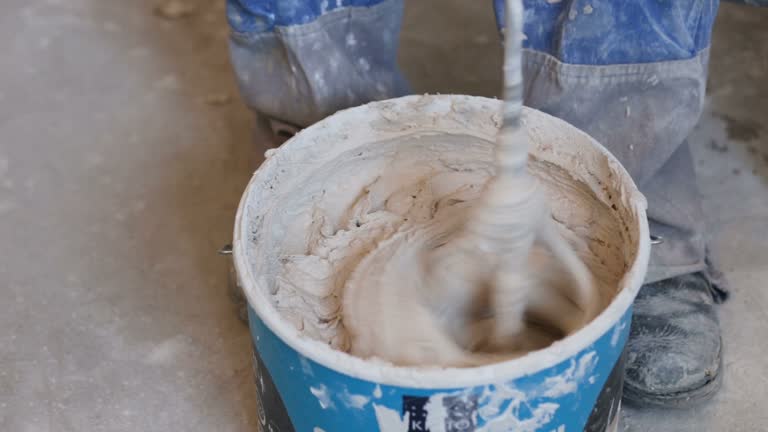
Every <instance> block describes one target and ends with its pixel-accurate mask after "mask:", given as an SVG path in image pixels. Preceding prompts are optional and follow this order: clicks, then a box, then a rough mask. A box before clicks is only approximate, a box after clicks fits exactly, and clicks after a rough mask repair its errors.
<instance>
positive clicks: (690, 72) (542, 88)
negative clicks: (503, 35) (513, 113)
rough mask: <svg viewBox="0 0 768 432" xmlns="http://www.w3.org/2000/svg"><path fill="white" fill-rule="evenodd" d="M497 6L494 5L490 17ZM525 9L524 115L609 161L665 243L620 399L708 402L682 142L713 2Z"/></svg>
mask: <svg viewBox="0 0 768 432" xmlns="http://www.w3.org/2000/svg"><path fill="white" fill-rule="evenodd" d="M503 3H504V2H503V1H502V0H497V1H496V2H495V5H496V8H497V16H498V15H500V14H503ZM525 5H526V25H525V35H526V41H525V46H526V48H527V50H526V52H525V54H524V66H523V67H524V71H525V75H526V93H525V98H526V104H527V105H529V106H532V107H534V108H538V109H540V110H542V111H545V112H548V113H550V114H553V115H555V116H557V117H560V118H562V119H564V120H566V121H568V122H570V123H572V124H573V125H575V126H576V127H578V128H580V129H582V130H584V131H586V132H587V133H589V134H590V135H592V136H593V137H594V138H596V139H597V140H598V141H599V142H600V143H602V144H603V145H605V146H606V147H607V148H608V149H609V150H610V151H611V152H612V153H613V154H614V155H616V157H617V158H618V159H619V160H620V161H621V162H622V164H623V165H624V166H625V167H626V168H627V170H628V171H629V173H630V174H631V175H632V177H633V179H634V180H635V182H636V183H637V184H638V186H639V187H640V189H641V191H642V192H643V193H644V194H645V195H646V197H647V198H648V203H649V209H648V217H649V221H650V224H651V233H652V234H653V235H657V236H661V237H663V238H664V241H663V243H661V244H658V245H655V246H653V249H652V254H651V265H650V269H649V273H648V279H647V282H648V283H651V284H649V285H646V286H645V287H644V288H643V290H642V292H641V294H640V298H639V299H638V301H637V302H636V303H635V317H636V318H635V320H634V323H633V328H632V334H631V337H630V341H629V344H628V350H629V353H628V362H627V375H626V378H627V379H626V388H627V395H628V397H630V398H631V399H632V400H634V401H637V402H643V403H651V404H662V405H675V404H682V403H685V402H687V401H689V398H693V399H696V398H700V397H704V396H707V395H709V394H711V393H712V392H713V391H714V390H715V389H716V387H717V384H718V383H719V381H718V378H719V366H720V330H719V326H718V324H717V318H716V316H715V314H714V310H713V300H720V299H722V295H721V294H722V292H721V291H719V290H718V288H716V287H715V285H714V284H713V282H714V280H713V278H712V277H711V275H712V272H711V271H710V269H709V267H708V261H707V257H706V248H705V243H704V227H703V219H704V216H703V212H702V208H701V202H700V198H699V193H698V191H697V187H696V179H695V175H694V172H693V165H692V163H691V157H690V152H689V149H688V144H687V142H686V138H687V137H688V134H689V133H690V132H691V130H692V129H693V127H694V125H695V124H696V122H697V121H698V119H699V115H700V113H701V110H702V107H703V103H704V91H705V84H706V76H707V61H708V54H709V51H708V47H709V42H710V35H711V30H712V24H713V21H714V18H715V14H716V11H717V1H706V2H705V1H700V0H678V1H674V2H658V1H656V0H639V1H615V0H563V1H562V2H545V1H538V0H535V1H534V0H531V1H528V0H526V1H525ZM500 21H503V17H502V19H501V20H500ZM658 281H663V282H658ZM653 282H657V283H653Z"/></svg>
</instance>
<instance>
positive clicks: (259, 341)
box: [233, 95, 650, 432]
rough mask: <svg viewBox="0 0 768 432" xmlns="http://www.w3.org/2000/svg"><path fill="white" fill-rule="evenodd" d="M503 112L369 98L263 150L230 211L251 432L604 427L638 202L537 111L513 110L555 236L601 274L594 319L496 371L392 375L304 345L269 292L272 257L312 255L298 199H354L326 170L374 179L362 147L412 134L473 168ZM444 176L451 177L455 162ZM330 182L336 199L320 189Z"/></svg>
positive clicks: (634, 276)
mask: <svg viewBox="0 0 768 432" xmlns="http://www.w3.org/2000/svg"><path fill="white" fill-rule="evenodd" d="M500 109H501V102H500V101H498V100H493V99H487V98H481V97H469V96H456V95H439V96H408V97H403V98H398V99H392V100H387V101H382V102H375V103H371V104H368V105H365V106H360V107H356V108H352V109H349V110H345V111H341V112H339V113H337V114H335V115H333V116H331V117H329V118H327V119H325V120H323V121H321V122H319V123H317V124H315V125H313V126H311V127H309V128H307V129H305V130H303V131H302V132H300V133H299V134H297V135H296V136H295V137H293V138H292V139H291V140H289V141H288V142H287V143H286V144H284V145H283V146H282V147H281V148H279V149H277V150H271V151H270V152H269V154H268V155H267V156H268V157H267V160H266V161H265V162H264V164H263V165H262V166H261V167H260V168H259V169H258V170H257V171H256V173H255V174H254V176H253V178H252V179H251V181H250V183H249V185H248V187H247V189H246V191H245V193H244V195H243V198H242V200H241V202H240V207H239V209H238V212H237V217H236V223H235V231H234V243H233V255H234V263H235V270H236V274H237V283H238V284H239V285H240V287H241V288H242V290H243V291H244V292H245V294H246V297H247V299H248V318H249V326H250V331H251V334H252V340H253V368H254V374H255V382H256V392H257V396H258V397H257V400H258V416H257V417H258V420H259V422H260V425H261V427H262V430H264V431H268V432H289V431H301V432H335V431H386V432H414V431H430V432H459V431H461V432H463V431H478V432H480V431H483V432H488V431H523V432H538V431H542V432H566V431H582V430H586V431H601V432H602V431H615V430H616V428H617V426H618V418H619V416H618V413H619V410H620V406H621V395H622V384H623V374H624V360H623V353H624V347H625V344H626V340H627V337H628V335H629V328H630V320H631V315H632V302H633V300H634V298H635V295H636V294H637V292H638V290H639V289H640V286H641V284H642V282H643V277H644V274H645V271H646V267H647V264H648V256H649V251H650V242H649V232H648V226H647V221H646V215H645V208H646V202H645V199H644V198H643V196H642V195H641V194H640V193H639V192H638V190H637V188H636V187H635V185H634V184H633V182H632V180H631V179H630V177H629V175H628V174H627V173H626V171H625V170H624V169H623V168H622V166H621V165H620V164H619V162H618V161H617V160H616V159H615V158H614V157H613V156H612V155H611V154H610V153H609V152H608V151H607V150H606V149H605V148H603V147H602V146H601V145H600V144H598V143H597V142H596V141H595V140H594V139H592V138H591V137H589V136H588V135H586V134H585V133H583V132H581V131H579V130H578V129H576V128H574V127H573V126H571V125H569V124H568V123H566V122H564V121H562V120H559V119H557V118H554V117H552V116H549V115H547V114H545V113H542V112H540V111H537V110H533V109H528V108H526V109H525V110H524V112H523V119H524V124H525V126H526V128H527V130H528V134H529V136H530V139H531V142H532V150H531V156H532V158H531V159H532V161H533V162H532V163H530V164H529V166H530V167H531V169H532V172H533V173H534V175H537V176H538V177H540V178H541V179H542V182H543V183H545V184H547V185H548V186H547V187H546V188H545V189H547V190H549V192H548V193H551V192H553V191H554V192H557V191H560V192H562V193H560V194H559V195H558V194H556V195H553V196H551V197H550V198H551V199H550V201H552V212H553V217H554V218H555V220H556V221H558V223H560V224H561V227H562V228H563V229H564V233H565V232H566V231H567V232H570V233H576V235H575V237H574V235H571V236H570V237H568V236H566V238H567V239H568V240H569V241H571V243H572V245H573V246H574V248H575V249H576V250H577V252H579V253H580V254H581V255H582V258H583V259H584V260H585V262H586V263H587V265H588V266H589V267H590V268H591V269H592V270H593V272H595V274H597V275H598V276H596V278H597V279H599V281H600V283H601V285H600V287H601V290H602V291H601V295H602V296H603V297H604V310H603V311H602V312H601V313H600V314H599V315H598V316H597V318H595V319H594V320H593V321H592V322H591V323H589V324H588V325H586V326H585V327H583V328H581V329H580V330H578V331H576V332H574V333H572V334H570V335H567V336H566V337H564V338H562V339H560V340H558V341H556V342H555V343H553V344H552V345H550V346H548V347H546V348H543V349H539V350H536V351H533V352H530V353H528V354H526V355H524V356H522V357H519V358H516V359H513V360H509V361H505V362H501V363H495V364H490V365H485V366H479V367H472V368H440V367H401V366H395V365H392V364H389V363H387V362H385V361H381V360H376V359H361V358H357V357H354V356H352V355H350V354H347V353H346V352H343V351H342V350H339V349H336V348H334V346H337V347H338V346H343V343H342V342H339V341H338V340H337V339H335V338H330V337H329V338H328V339H327V340H324V339H322V338H318V337H312V336H311V334H310V333H312V332H311V331H310V330H311V326H312V325H314V324H313V323H306V322H305V321H302V320H301V319H299V321H298V322H297V321H296V319H295V318H296V317H295V316H293V315H291V313H292V312H291V311H292V309H290V308H287V307H286V306H285V301H284V300H280V299H279V298H278V297H276V296H277V294H276V289H277V288H276V287H277V286H278V278H279V271H280V270H279V269H280V268H281V265H283V264H284V263H285V258H284V257H285V256H288V255H291V254H300V253H302V251H304V250H305V249H306V248H307V247H308V246H307V245H306V244H305V243H306V241H307V240H306V239H305V237H304V236H302V233H301V230H303V229H305V227H307V226H308V224H311V222H308V221H309V220H313V219H312V218H313V217H314V216H312V213H313V211H315V210H313V207H312V206H310V205H309V204H308V203H309V201H307V200H313V201H312V202H315V203H320V204H318V205H320V206H322V204H323V202H324V201H323V200H326V199H327V200H337V201H339V202H342V201H344V200H347V201H348V200H350V199H353V198H354V196H349V197H346V196H342V195H344V194H349V195H354V194H357V193H359V188H358V189H355V187H352V186H350V187H347V183H350V182H353V181H352V180H349V179H351V177H349V175H348V174H349V172H352V171H349V169H350V168H349V166H348V164H347V165H344V164H339V163H337V162H338V161H340V160H345V161H348V162H349V161H353V162H349V163H354V164H359V165H360V171H361V172H363V171H364V172H366V173H367V172H368V171H370V170H380V171H381V173H382V175H383V173H385V171H386V170H388V169H389V168H388V167H390V166H393V165H391V164H393V163H395V162H391V161H390V162H387V163H383V164H382V163H379V164H377V163H375V162H374V159H375V158H367V156H369V154H368V152H369V151H370V149H371V148H376V147H375V146H376V145H379V144H375V146H373V147H372V146H371V143H382V144H381V146H385V145H387V146H390V147H391V148H394V149H397V146H398V145H407V144H405V143H408V142H413V140H418V139H421V137H432V138H430V139H433V140H434V139H435V137H438V138H439V137H445V139H446V142H454V141H457V139H458V140H459V141H461V140H469V141H472V142H473V143H475V144H472V145H469V144H467V146H466V149H465V150H462V151H461V152H459V153H461V154H462V157H463V158H464V160H465V162H466V164H467V166H469V165H472V164H473V163H474V161H473V158H477V159H478V160H481V159H482V160H483V161H485V163H488V164H490V163H492V160H493V157H492V155H493V143H494V140H495V137H496V133H497V130H498V128H499V126H500V117H499V114H498V113H499V112H500ZM456 137H459V138H460V139H459V138H456ZM473 140H474V141H473ZM385 143H386V144H385ZM401 143H402V144H401ZM478 143H479V144H478ZM446 145H448V144H446ZM451 145H458V144H451ZM438 147H439V146H438ZM382 148H384V147H382ZM406 150H408V149H404V150H403V151H406ZM386 151H389V150H386ZM386 151H385V150H382V152H385V153H386ZM382 154H383V153H382ZM445 154H446V153H444V152H443V153H441V152H440V151H436V152H435V153H434V154H431V155H430V153H429V152H426V153H424V154H423V155H422V156H413V155H409V156H408V157H404V158H401V159H398V160H399V162H397V163H399V164H407V163H412V164H413V167H417V168H418V167H419V166H422V165H423V166H425V167H426V166H427V165H428V163H427V162H429V161H418V160H416V159H418V158H419V157H424V158H430V157H431V158H438V157H445ZM457 154H458V153H457ZM355 158H357V159H355ZM411 159H413V160H414V161H411ZM392 160H394V159H392ZM446 163H447V162H446ZM388 164H389V165H388ZM447 164H448V163H447ZM448 165H450V164H448ZM425 169H426V168H425ZM451 169H455V170H456V171H457V172H461V170H462V169H463V166H454V167H452V168H451ZM345 170H347V171H345ZM345 173H346V174H345ZM549 173H553V174H552V175H550V174H549ZM372 175H376V173H373V174H372ZM335 176H336V177H335ZM330 187H334V188H336V189H335V190H336V192H335V194H336V195H334V196H330V195H326V188H330ZM301 197H305V198H301ZM302 200H304V201H302ZM579 203H581V204H579ZM585 203H586V204H585ZM329 208H330V207H329ZM598 214H599V217H597V216H596V215H598ZM325 217H326V218H328V219H329V220H333V218H334V217H336V216H334V215H332V214H331V215H326V216H325ZM566 228H567V229H566ZM328 234H333V233H332V232H331V233H328ZM576 237H578V238H580V239H581V240H579V239H577V238H576ZM294 300H295V299H294ZM299 300H301V299H299ZM280 301H283V303H280ZM295 304H297V305H299V306H301V307H303V306H304V305H306V302H304V303H295ZM299 306H297V307H299ZM339 325H343V323H341V324H339Z"/></svg>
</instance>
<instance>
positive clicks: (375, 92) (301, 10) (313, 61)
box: [227, 0, 407, 126]
mask: <svg viewBox="0 0 768 432" xmlns="http://www.w3.org/2000/svg"><path fill="white" fill-rule="evenodd" d="M402 14H403V4H402V0H295V1H274V0H228V1H227V18H228V20H229V23H230V27H231V29H232V36H231V43H230V51H231V58H232V64H233V65H234V69H235V73H236V75H237V81H238V83H239V85H240V90H241V93H242V95H243V96H244V98H245V100H246V103H247V104H248V105H249V106H250V107H251V108H252V109H253V110H254V111H256V112H257V113H259V114H260V115H262V116H266V117H269V118H274V119H279V120H281V121H284V122H287V123H290V124H293V125H296V126H308V125H310V124H312V123H314V122H316V121H318V120H320V119H322V118H323V117H326V116H328V115H329V114H332V113H334V112H336V111H338V110H339V109H343V108H348V107H351V106H355V105H360V104H362V103H366V102H370V101H372V100H379V99H386V98H390V97H394V96H399V95H403V94H405V93H406V92H407V85H406V83H405V80H404V79H403V77H402V75H401V74H400V72H399V70H398V67H397V62H396V57H397V56H396V54H397V47H398V41H399V33H400V25H401V20H402Z"/></svg>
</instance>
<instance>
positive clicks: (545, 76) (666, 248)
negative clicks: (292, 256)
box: [227, 0, 768, 282]
mask: <svg viewBox="0 0 768 432" xmlns="http://www.w3.org/2000/svg"><path fill="white" fill-rule="evenodd" d="M751 1H752V2H755V1H757V2H761V1H763V0H751ZM766 1H768V0H766ZM503 3H504V2H503V0H495V2H494V7H495V9H496V12H497V18H498V20H497V21H498V22H499V25H500V27H503V22H504V17H503V15H504V14H503ZM524 3H525V7H526V12H525V35H526V41H525V55H524V71H525V78H526V90H525V102H526V104H527V105H529V106H531V107H533V108H537V109H540V110H542V111H545V112H547V113H550V114H552V115H555V116H557V117H560V118H562V119H564V120H566V121H568V122H570V123H572V124H573V125H575V126H576V127H578V128H580V129H582V130H584V131H586V132H587V133H589V134H590V135H592V136H593V137H595V138H596V139H597V140H598V141H599V142H601V143H602V144H603V145H605V146H606V147H607V148H608V149H609V150H610V151H611V152H613V154H614V155H616V157H617V158H618V159H619V160H620V161H621V162H622V164H623V165H624V166H625V167H626V168H627V170H628V171H629V173H630V174H631V175H632V177H633V178H634V180H635V182H636V183H637V184H638V186H639V187H640V189H641V190H642V191H643V193H645V195H646V197H647V198H648V203H649V211H648V217H649V220H650V223H651V232H652V234H654V235H658V236H661V237H663V238H664V242H663V243H662V244H660V245H656V246H654V247H653V253H652V257H651V266H650V269H649V275H648V281H649V282H651V281H656V280H660V279H665V278H669V277H673V276H677V275H681V274H686V273H692V272H699V271H702V272H708V273H709V274H714V273H712V272H710V270H711V269H710V268H709V265H708V260H707V257H706V253H707V252H706V245H705V242H704V227H703V220H704V217H703V214H702V213H703V212H702V208H701V201H700V197H699V192H698V190H697V187H696V181H695V175H694V170H693V164H692V160H691V155H690V150H689V146H688V143H687V142H686V138H687V136H688V135H689V133H690V132H691V130H692V129H693V127H694V125H695V124H696V122H697V121H698V119H699V115H700V113H701V111H702V108H703V104H704V91H705V83H706V77H707V62H708V56H709V44H710V36H711V32H712V25H713V22H714V18H715V15H716V13H717V8H718V1H717V0H709V1H706V0H675V1H658V0H636V1H625V0H561V1H558V2H554V1H552V2H550V1H543V0H525V1H524ZM489 7H490V4H489ZM227 13H228V19H229V22H230V25H231V27H232V37H231V56H232V63H233V64H234V67H235V71H236V74H237V78H238V81H239V85H240V88H241V91H242V93H243V95H244V97H245V99H246V101H247V103H248V104H249V106H250V107H251V108H252V109H253V110H255V111H257V112H259V113H261V114H263V115H266V116H269V117H273V118H276V119H279V120H282V121H286V122H289V123H293V124H296V125H300V126H306V125H309V124H311V123H313V122H316V121H318V120H320V119H322V118H323V117H325V116H327V115H329V114H332V113H333V112H335V111H337V110H339V109H342V108H347V107H351V106H355V105H359V104H362V103H365V102H369V101H372V100H378V99H385V98H389V97H395V96H400V95H403V94H407V93H408V86H407V83H406V81H405V80H404V79H403V77H402V75H401V73H400V71H399V69H398V67H397V63H396V53H397V47H398V38H399V31H400V25H401V19H402V13H403V3H402V0H229V1H228V9H227Z"/></svg>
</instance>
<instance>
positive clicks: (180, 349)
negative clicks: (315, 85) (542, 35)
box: [0, 0, 768, 432]
mask: <svg viewBox="0 0 768 432" xmlns="http://www.w3.org/2000/svg"><path fill="white" fill-rule="evenodd" d="M190 1H192V0H190ZM436 1H438V0H429V1H426V0H425V1H418V2H417V1H409V2H406V3H407V7H408V10H407V16H406V23H405V29H404V32H403V50H402V53H401V63H402V64H403V67H404V69H405V70H406V72H407V74H408V75H409V77H410V78H411V80H412V82H413V84H414V87H415V89H416V90H417V91H419V92H425V91H430V92H442V93H449V92H456V93H468V94H479V95H494V94H496V93H497V89H498V88H499V82H500V81H499V78H500V59H501V57H500V50H499V45H498V41H497V36H496V32H495V29H494V26H493V21H492V20H493V18H492V13H491V10H490V4H489V2H467V1H460V0H450V1H448V0H441V4H440V7H435V2H436ZM191 4H193V5H195V6H196V9H195V10H194V13H192V14H191V15H190V16H188V17H185V18H182V19H179V20H164V19H161V18H158V17H156V16H154V15H153V13H152V9H153V2H152V1H150V0H134V1H121V0H48V1H30V0H3V2H2V4H0V294H2V297H3V300H2V301H0V431H13V432H15V431H22V432H26V431H30V432H32V431H166V430H184V431H198V430H199V431H212V430H216V431H254V430H256V428H255V423H254V414H255V412H254V408H255V407H254V400H253V389H252V387H251V376H250V358H249V350H250V346H249V337H248V334H247V330H246V328H245V327H244V326H242V324H240V323H239V321H238V320H237V318H236V317H235V313H234V308H233V307H232V305H231V304H230V303H229V301H228V299H227V298H226V295H225V284H226V276H225V275H226V263H225V261H224V260H223V259H222V258H220V257H218V256H217V255H216V249H217V248H218V247H219V246H221V245H222V244H223V243H225V242H227V241H228V240H229V239H230V232H231V227H232V222H233V218H234V211H235V207H236V205H237V202H238V199H239V196H240V193H241V191H242V189H243V187H244V186H245V183H246V182H247V180H248V178H249V175H250V172H251V170H252V166H253V163H254V162H258V157H254V155H258V153H259V152H260V151H261V150H262V149H260V148H259V146H260V145H261V144H254V143H253V139H252V134H251V127H252V118H251V115H250V114H249V113H248V111H247V110H246V109H245V108H244V107H243V105H242V103H241V102H240V101H239V99H238V98H237V94H236V89H235V86H234V83H233V79H232V74H231V72H230V70H229V65H228V60H227V51H226V46H225V42H226V27H225V25H224V21H223V0H216V1H203V0H195V1H192V3H191ZM766 23H768V10H758V9H748V8H744V7H738V6H733V5H726V6H724V7H723V8H722V11H721V15H720V17H719V20H718V25H717V28H716V36H715V42H714V47H713V52H712V77H711V80H710V89H709V91H710V96H709V99H708V108H707V111H706V113H705V114H704V116H703V118H702V122H701V124H700V126H699V128H698V129H697V131H696V133H695V137H694V139H693V140H692V141H693V142H694V143H695V146H696V150H695V157H696V161H697V168H698V170H699V174H700V184H701V187H702V192H703V194H704V197H705V202H706V208H707V211H708V220H709V223H710V232H711V237H712V244H713V246H715V247H716V250H717V254H718V256H719V257H720V259H721V261H722V262H723V264H724V270H725V271H726V273H727V275H728V277H729V278H730V281H731V283H732V285H733V288H734V290H733V296H732V300H731V301H730V302H728V303H727V304H726V305H724V306H723V307H722V308H721V318H722V323H723V329H724V340H725V349H726V359H725V365H726V378H725V386H724V388H723V391H722V392H721V393H720V394H719V395H718V396H717V397H716V399H715V400H714V401H712V402H711V403H709V404H707V405H704V406H702V407H700V408H696V409H691V410H685V411H657V410H653V411H646V410H629V409H628V410H626V411H625V421H624V426H623V428H624V429H625V430H628V431H704V432H706V431H725V430H727V431H762V430H768V426H766V425H768V409H766V408H767V407H768V404H767V403H766V400H765V399H766V396H768V390H765V389H766V388H768V378H766V377H768V363H766V362H765V361H764V360H763V359H764V358H765V357H766V356H768V347H766V345H765V344H763V343H762V339H763V338H764V335H766V334H768V314H766V312H765V311H766V310H768V291H766V290H765V289H764V287H763V285H764V281H765V280H767V279H768V259H766V258H765V256H766V253H765V252H766V248H767V247H768V239H767V238H766V237H765V233H766V232H768V132H766V128H767V126H766V125H765V123H766V120H768V115H767V114H766V113H767V112H768V80H766V77H768V26H766Z"/></svg>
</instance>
